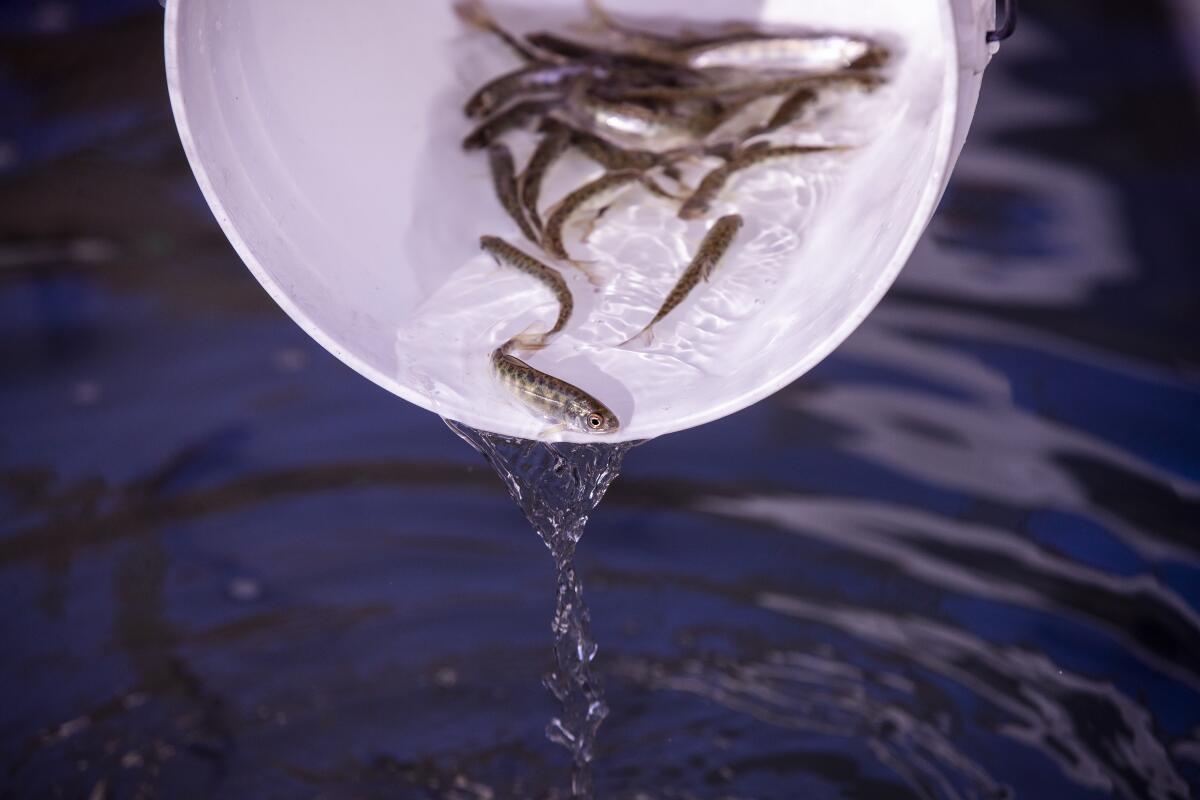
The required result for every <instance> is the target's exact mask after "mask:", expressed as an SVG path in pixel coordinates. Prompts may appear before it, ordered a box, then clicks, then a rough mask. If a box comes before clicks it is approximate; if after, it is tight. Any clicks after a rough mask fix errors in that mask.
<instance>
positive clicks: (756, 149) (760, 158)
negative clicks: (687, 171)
mask: <svg viewBox="0 0 1200 800" xmlns="http://www.w3.org/2000/svg"><path fill="white" fill-rule="evenodd" d="M846 149H848V148H846V147H843V146H838V145H821V146H809V145H787V146H783V147H771V146H770V145H769V144H768V143H766V142H760V143H758V144H756V145H752V146H751V147H747V148H745V149H743V150H742V151H741V152H740V153H735V154H734V155H733V157H732V158H730V160H729V161H727V162H725V163H724V164H722V165H721V166H719V167H717V168H716V169H714V170H713V171H712V172H709V173H708V174H707V175H705V176H704V178H703V179H702V180H701V181H700V185H699V186H697V187H696V191H695V192H693V193H692V196H691V197H689V198H688V199H687V200H685V201H684V203H683V205H682V206H681V207H680V208H679V218H680V219H696V218H697V217H701V216H704V214H706V213H707V212H708V209H709V208H710V207H711V206H712V204H713V202H714V201H715V200H716V199H717V196H718V195H720V194H721V190H722V189H724V188H725V184H727V183H728V182H729V179H730V178H731V177H733V176H734V175H735V174H736V173H738V172H740V171H741V170H744V169H747V168H748V167H753V166H755V165H757V164H762V163H764V162H767V161H773V160H776V159H780V158H794V157H796V156H805V155H811V154H812V153H823V152H829V151H837V150H846Z"/></svg>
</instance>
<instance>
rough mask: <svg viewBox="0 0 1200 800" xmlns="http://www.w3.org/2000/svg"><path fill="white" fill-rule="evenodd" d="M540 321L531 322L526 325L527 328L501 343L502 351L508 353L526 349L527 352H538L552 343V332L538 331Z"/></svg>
mask: <svg viewBox="0 0 1200 800" xmlns="http://www.w3.org/2000/svg"><path fill="white" fill-rule="evenodd" d="M537 328H538V323H536V322H531V323H529V324H528V325H526V326H525V329H524V330H523V331H521V332H520V333H518V334H517V335H516V336H513V337H511V338H510V339H509V340H508V341H507V342H505V343H504V344H502V345H500V351H501V352H502V353H504V354H505V355H508V354H509V353H511V352H512V351H513V350H524V351H525V352H537V351H538V350H544V349H545V348H546V346H547V345H548V344H550V341H549V337H550V334H548V333H546V332H544V331H542V332H538V331H537Z"/></svg>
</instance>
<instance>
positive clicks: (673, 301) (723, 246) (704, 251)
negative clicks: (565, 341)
mask: <svg viewBox="0 0 1200 800" xmlns="http://www.w3.org/2000/svg"><path fill="white" fill-rule="evenodd" d="M742 224H743V220H742V217H741V215H740V214H730V215H729V216H725V217H721V218H720V219H719V220H717V221H716V222H715V223H713V226H712V227H711V228H709V229H708V233H707V234H705V236H704V240H703V241H702V242H700V249H699V250H697V251H696V255H695V257H694V258H693V259H692V263H690V264H688V267H687V269H685V270H684V271H683V274H682V275H681V276H679V280H678V281H676V283H675V286H674V287H673V288H672V289H671V291H670V293H669V294H667V299H666V300H665V301H663V304H662V307H661V308H659V309H658V313H657V314H655V315H654V319H652V320H650V324H649V325H647V326H646V327H645V328H642V330H641V331H639V332H638V333H637V334H636V335H634V336H632V337H631V338H630V339H628V340H627V341H626V342H625V344H628V343H629V342H632V341H633V340H634V339H637V338H639V337H641V336H643V335H645V334H646V333H647V332H648V331H649V330H650V329H651V328H652V327H654V325H655V324H657V323H658V322H660V321H661V320H662V319H663V318H664V317H666V316H667V315H668V314H670V313H671V312H672V311H674V310H675V309H676V308H677V307H678V306H679V304H680V303H682V302H683V301H684V300H686V299H687V297H688V295H689V294H691V293H692V290H693V289H695V288H696V284H698V283H699V282H700V280H701V279H703V280H706V281H707V280H708V279H709V277H710V276H711V275H712V273H713V271H714V270H715V269H716V268H717V265H718V264H720V263H721V259H722V258H724V256H725V254H726V253H727V252H728V251H729V248H730V246H731V245H732V244H733V240H734V239H736V238H737V235H738V231H740V230H741V229H742Z"/></svg>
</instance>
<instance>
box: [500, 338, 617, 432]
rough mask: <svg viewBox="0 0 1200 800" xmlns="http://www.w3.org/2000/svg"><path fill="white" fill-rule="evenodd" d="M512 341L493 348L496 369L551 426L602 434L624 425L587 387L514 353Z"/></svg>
mask: <svg viewBox="0 0 1200 800" xmlns="http://www.w3.org/2000/svg"><path fill="white" fill-rule="evenodd" d="M512 344H513V343H512V341H511V340H510V341H509V342H506V343H505V344H504V345H502V346H500V347H498V348H496V349H495V350H494V351H492V369H493V370H494V371H495V373H496V375H497V377H499V378H500V382H501V383H503V384H504V385H505V386H506V387H507V388H508V389H509V390H510V391H512V392H513V394H515V395H516V396H517V397H518V398H519V399H520V400H521V401H522V402H523V403H525V404H526V405H527V406H529V407H530V408H532V409H533V410H534V411H537V412H539V413H540V414H542V415H543V416H545V417H546V418H548V419H550V420H551V421H553V422H554V423H556V424H555V426H554V428H551V430H555V429H558V430H563V429H570V430H574V431H579V432H582V433H596V434H601V433H613V432H615V431H616V430H618V429H619V428H620V427H621V423H620V421H619V420H618V419H617V415H616V414H614V413H613V412H612V411H610V410H609V409H608V407H607V406H605V405H604V404H603V403H601V402H600V401H599V400H597V399H596V398H594V397H592V396H591V395H590V394H588V393H587V392H585V391H584V390H582V389H580V388H578V387H577V386H572V385H571V384H569V383H567V382H566V381H564V380H562V379H560V378H556V377H554V376H553V375H548V374H546V373H545V372H542V371H541V370H539V369H535V368H533V367H531V366H529V365H528V364H526V363H525V362H524V361H522V360H521V359H519V358H517V357H516V356H514V355H512V354H511V353H510V352H509V350H510V346H511V345H512Z"/></svg>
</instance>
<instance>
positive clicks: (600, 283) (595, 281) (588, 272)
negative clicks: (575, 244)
mask: <svg viewBox="0 0 1200 800" xmlns="http://www.w3.org/2000/svg"><path fill="white" fill-rule="evenodd" d="M568 260H569V261H570V262H571V266H573V267H575V268H576V269H577V270H579V271H580V272H582V273H583V275H584V277H585V278H587V282H588V283H590V284H591V285H592V286H594V287H595V288H597V289H601V288H603V287H604V279H603V278H602V277H600V274H599V273H598V272H597V271H596V262H595V261H592V260H588V259H579V258H572V259H568Z"/></svg>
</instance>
